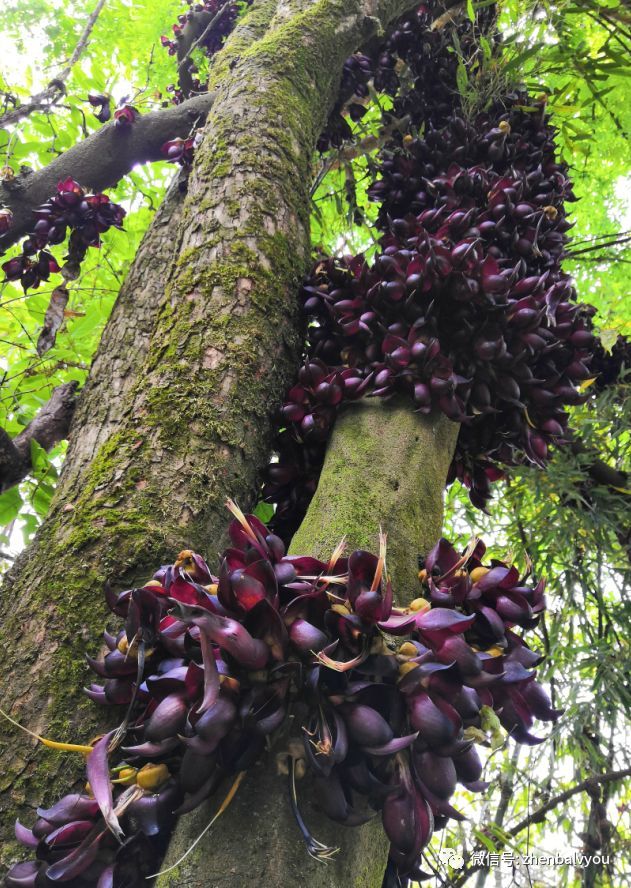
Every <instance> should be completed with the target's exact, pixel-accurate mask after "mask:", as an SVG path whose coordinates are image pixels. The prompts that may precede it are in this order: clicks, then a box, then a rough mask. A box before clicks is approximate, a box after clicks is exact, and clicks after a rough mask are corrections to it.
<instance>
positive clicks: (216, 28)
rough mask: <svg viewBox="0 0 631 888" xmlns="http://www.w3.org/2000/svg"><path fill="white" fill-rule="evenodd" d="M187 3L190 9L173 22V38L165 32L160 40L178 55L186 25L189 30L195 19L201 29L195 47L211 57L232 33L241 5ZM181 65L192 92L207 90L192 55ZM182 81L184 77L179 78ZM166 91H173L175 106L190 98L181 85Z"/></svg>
mask: <svg viewBox="0 0 631 888" xmlns="http://www.w3.org/2000/svg"><path fill="white" fill-rule="evenodd" d="M250 2H251V0H247V3H248V5H249V3H250ZM188 6H189V9H188V11H187V12H186V13H183V14H182V15H179V16H178V18H177V22H176V23H175V24H174V25H173V37H167V36H165V35H162V37H160V42H161V43H162V46H163V47H164V48H165V49H166V50H167V51H168V53H169V55H171V56H174V55H178V50H179V46H180V43H181V41H182V40H183V39H184V31H185V28H187V27H188V28H189V29H190V28H191V23H192V22H193V20H195V21H196V23H197V27H198V28H200V29H201V33H200V34H199V36H198V37H197V40H196V42H195V46H196V48H198V49H200V50H202V51H203V52H204V53H205V54H206V55H207V56H208V58H212V56H213V55H215V53H217V52H219V50H220V49H221V47H222V46H223V44H224V43H225V41H226V38H227V37H228V36H229V34H231V33H232V30H233V28H234V26H235V23H236V21H237V18H238V17H239V13H240V10H239V4H238V3H235V2H233V0H203V2H201V3H197V2H193V0H189V3H188ZM189 42H190V41H189ZM181 64H184V65H185V69H186V78H187V80H190V84H189V91H193V92H196V93H199V92H205V91H206V86H205V85H204V84H203V83H202V82H201V81H200V80H199V78H198V77H196V76H195V75H196V74H197V73H198V69H197V66H196V65H195V63H194V61H193V60H192V59H190V58H189V59H184V60H183V62H182V63H181ZM180 74H182V71H180ZM181 80H182V77H180V81H181ZM167 92H169V93H171V95H172V101H173V103H174V104H175V105H179V104H180V103H181V102H183V101H184V100H185V99H186V98H187V95H186V92H187V90H185V89H183V88H181V86H180V87H177V86H175V85H174V84H171V85H170V86H168V87H167Z"/></svg>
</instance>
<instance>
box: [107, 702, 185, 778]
mask: <svg viewBox="0 0 631 888" xmlns="http://www.w3.org/2000/svg"><path fill="white" fill-rule="evenodd" d="M188 708H189V707H188V703H187V702H186V699H185V697H184V695H183V694H169V696H168V697H165V698H164V700H162V701H161V702H160V703H158V705H157V707H156V708H155V709H154V711H153V712H152V714H151V717H150V719H149V721H148V722H147V724H146V725H145V737H146V738H147V740H151V741H153V742H154V743H159V742H160V741H161V740H167V739H168V738H169V737H173V736H175V735H176V734H177V733H178V731H180V730H181V728H182V727H183V726H184V722H185V721H186V715H187V712H188ZM90 782H91V781H90Z"/></svg>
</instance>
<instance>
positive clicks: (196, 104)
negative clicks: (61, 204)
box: [0, 93, 213, 250]
mask: <svg viewBox="0 0 631 888" xmlns="http://www.w3.org/2000/svg"><path fill="white" fill-rule="evenodd" d="M212 102H213V96H212V94H210V93H205V94H204V95H202V96H195V97H194V98H192V99H189V100H188V101H186V102H182V104H181V105H175V106H174V107H172V108H165V109H164V110H162V111H152V112H150V113H149V114H143V115H142V116H141V117H138V119H137V120H136V121H135V122H134V124H133V125H132V126H131V127H129V128H127V129H121V128H120V127H117V126H116V124H115V123H109V124H107V125H106V126H104V127H102V128H101V129H100V130H98V131H97V132H95V133H93V134H92V135H91V136H90V137H89V138H87V139H86V140H85V141H83V142H79V144H77V145H75V146H74V147H73V148H70V149H69V150H68V151H66V152H65V153H64V154H61V155H60V156H59V157H56V158H55V160H53V161H52V162H51V163H49V164H48V166H46V167H44V169H42V170H38V172H36V173H31V174H30V175H28V176H22V177H19V178H17V179H13V180H12V181H11V182H10V183H8V182H5V183H4V184H3V185H2V186H0V203H4V204H5V205H6V206H8V207H9V208H10V210H11V211H12V213H13V221H12V224H11V227H10V229H9V230H8V232H7V233H6V234H5V235H4V237H0V250H6V248H7V247H9V246H11V244H14V243H16V241H18V240H19V239H20V238H21V237H23V236H24V235H25V234H27V233H28V232H29V231H30V229H31V227H32V225H33V210H35V209H37V207H39V206H40V205H41V204H43V203H44V201H46V200H48V198H49V197H51V196H52V195H53V194H54V193H55V189H56V187H57V183H58V182H60V181H61V180H62V179H65V178H66V177H67V176H72V178H73V179H76V181H77V182H79V183H80V184H81V185H83V186H84V187H86V188H91V189H93V190H95V191H100V190H101V189H103V188H108V187H110V188H111V187H112V186H113V185H116V183H117V182H119V181H120V180H121V179H122V178H123V176H126V175H127V173H129V171H130V170H131V169H132V168H133V167H134V166H136V165H137V164H140V163H147V162H152V161H156V160H164V157H163V155H162V154H161V151H160V149H161V147H162V145H163V144H164V143H165V142H167V141H169V140H170V139H174V138H176V137H178V136H180V137H184V136H186V135H188V133H189V132H190V131H191V129H192V128H193V127H194V126H196V125H197V124H199V123H201V122H202V120H203V119H204V118H205V117H206V114H207V113H208V111H209V110H210V107H211V105H212Z"/></svg>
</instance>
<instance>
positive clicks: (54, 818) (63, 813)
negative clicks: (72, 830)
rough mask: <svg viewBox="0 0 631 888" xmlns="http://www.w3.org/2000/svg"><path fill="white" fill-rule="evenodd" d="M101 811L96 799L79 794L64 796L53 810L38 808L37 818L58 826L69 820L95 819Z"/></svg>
mask: <svg viewBox="0 0 631 888" xmlns="http://www.w3.org/2000/svg"><path fill="white" fill-rule="evenodd" d="M98 810H99V805H98V802H97V801H96V799H92V798H90V796H87V795H81V794H80V793H78V792H74V793H70V794H69V795H65V796H63V798H61V799H59V801H58V802H55V804H54V805H53V806H52V808H38V809H37V816H38V817H43V818H44V820H47V821H48V822H49V823H53V824H55V826H58V825H60V824H62V823H67V822H68V821H69V820H83V819H88V818H89V817H94V816H95V815H96V814H97V813H98Z"/></svg>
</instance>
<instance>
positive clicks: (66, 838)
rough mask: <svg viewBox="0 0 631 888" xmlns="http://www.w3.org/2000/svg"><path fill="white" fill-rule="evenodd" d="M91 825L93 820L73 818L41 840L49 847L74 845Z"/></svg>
mask: <svg viewBox="0 0 631 888" xmlns="http://www.w3.org/2000/svg"><path fill="white" fill-rule="evenodd" d="M93 827H94V821H93V820H73V821H71V822H70V823H64V824H63V825H62V826H58V827H57V829H55V830H53V832H51V833H49V834H48V835H47V836H46V837H45V839H44V840H43V841H44V843H45V844H46V845H47V846H48V847H49V848H57V847H61V848H63V847H68V846H74V845H77V844H78V843H79V842H82V841H83V839H84V838H85V837H86V836H87V834H88V833H89V832H90V830H91V829H92V828H93Z"/></svg>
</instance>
